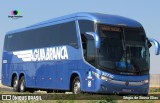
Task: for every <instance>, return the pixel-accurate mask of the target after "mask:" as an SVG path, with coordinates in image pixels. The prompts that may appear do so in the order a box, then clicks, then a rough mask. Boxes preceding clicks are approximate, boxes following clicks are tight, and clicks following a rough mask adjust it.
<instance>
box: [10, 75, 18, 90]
mask: <svg viewBox="0 0 160 103" xmlns="http://www.w3.org/2000/svg"><path fill="white" fill-rule="evenodd" d="M14 77H17V79H19V78H18V73H15V72H14V73H12V79H11V87H13V79H14Z"/></svg>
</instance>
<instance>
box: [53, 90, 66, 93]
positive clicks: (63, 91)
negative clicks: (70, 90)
mask: <svg viewBox="0 0 160 103" xmlns="http://www.w3.org/2000/svg"><path fill="white" fill-rule="evenodd" d="M65 92H66V91H65V90H54V93H65Z"/></svg>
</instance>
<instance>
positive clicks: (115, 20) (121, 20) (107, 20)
mask: <svg viewBox="0 0 160 103" xmlns="http://www.w3.org/2000/svg"><path fill="white" fill-rule="evenodd" d="M79 18H80V19H85V20H92V21H95V22H98V23H102V24H109V25H122V26H129V27H142V25H141V24H140V23H139V22H137V21H135V20H133V19H129V18H126V17H122V16H118V15H109V14H101V13H89V12H79V13H73V14H69V15H66V16H61V17H58V18H53V19H50V20H46V21H43V22H40V23H37V24H33V25H31V26H28V27H25V28H21V29H17V30H13V31H10V32H8V33H7V34H12V33H16V32H21V31H25V30H31V29H35V28H38V27H43V26H49V25H54V23H56V22H58V21H64V22H66V21H67V20H69V19H74V20H76V19H79Z"/></svg>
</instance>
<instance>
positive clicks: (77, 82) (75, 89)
mask: <svg viewBox="0 0 160 103" xmlns="http://www.w3.org/2000/svg"><path fill="white" fill-rule="evenodd" d="M80 85H81V83H80V80H79V77H78V76H77V77H75V78H74V80H73V83H72V93H73V94H80V93H81V89H80V88H81V87H80Z"/></svg>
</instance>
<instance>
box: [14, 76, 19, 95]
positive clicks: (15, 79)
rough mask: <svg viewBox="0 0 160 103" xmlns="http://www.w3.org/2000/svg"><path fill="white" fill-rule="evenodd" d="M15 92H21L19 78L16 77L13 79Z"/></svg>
mask: <svg viewBox="0 0 160 103" xmlns="http://www.w3.org/2000/svg"><path fill="white" fill-rule="evenodd" d="M13 91H14V92H19V89H18V80H17V77H14V78H13Z"/></svg>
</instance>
